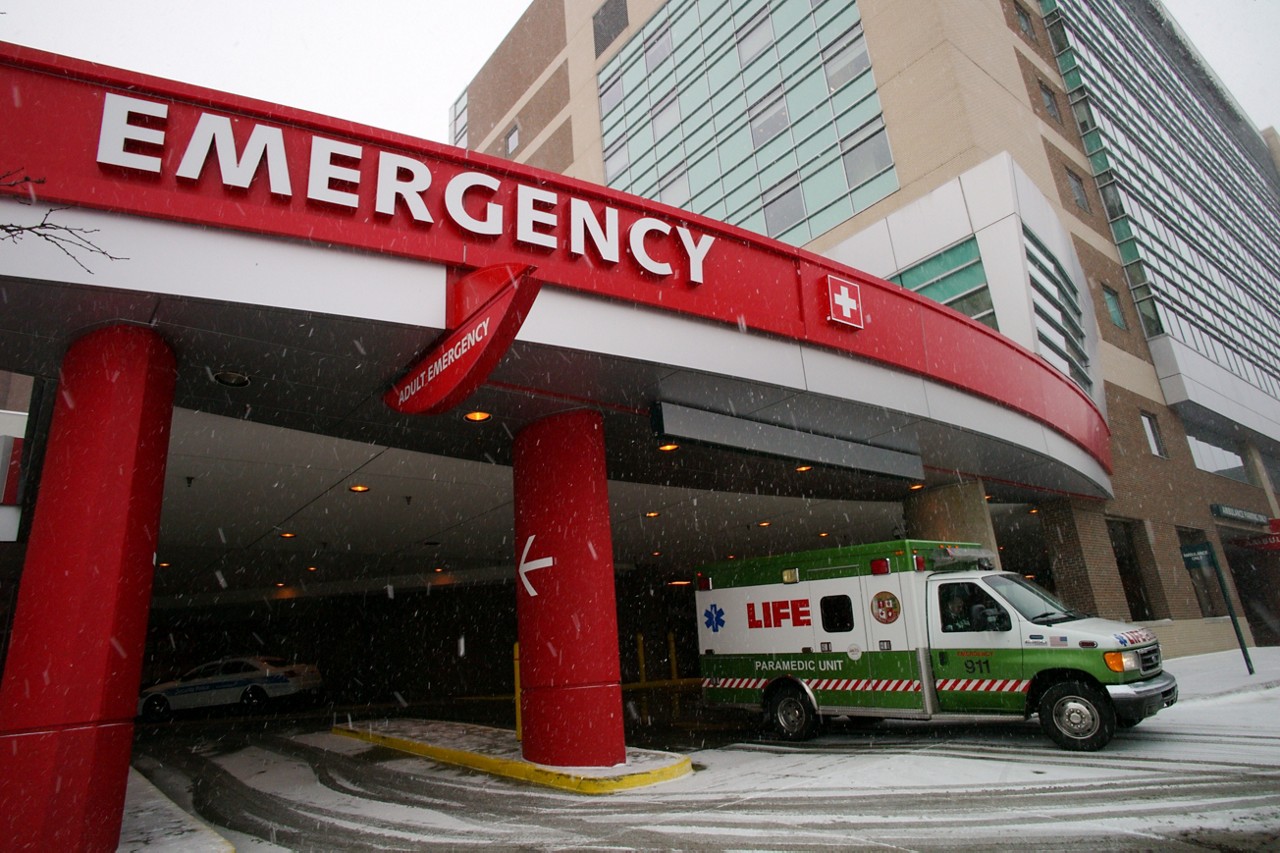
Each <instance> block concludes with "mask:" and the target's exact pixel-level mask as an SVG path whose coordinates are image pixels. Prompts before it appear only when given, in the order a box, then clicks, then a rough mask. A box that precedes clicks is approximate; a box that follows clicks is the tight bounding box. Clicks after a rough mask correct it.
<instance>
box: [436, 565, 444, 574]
mask: <svg viewBox="0 0 1280 853" xmlns="http://www.w3.org/2000/svg"><path fill="white" fill-rule="evenodd" d="M443 571H444V566H436V568H435V572H436V574H440V573H441V572H443Z"/></svg>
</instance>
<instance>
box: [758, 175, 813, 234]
mask: <svg viewBox="0 0 1280 853" xmlns="http://www.w3.org/2000/svg"><path fill="white" fill-rule="evenodd" d="M761 201H763V202H764V224H765V229H766V230H767V232H768V234H769V236H770V237H777V236H779V235H781V234H785V233H786V232H787V231H789V230H791V229H792V228H793V227H795V226H796V224H798V223H799V222H800V221H801V220H803V219H804V217H805V211H804V195H803V194H802V193H801V192H800V176H799V175H791V176H790V177H788V178H787V179H786V180H784V181H782V182H781V183H779V184H777V185H776V186H773V187H771V188H770V189H769V190H768V191H766V192H765V194H764V196H763V197H762V199H761Z"/></svg>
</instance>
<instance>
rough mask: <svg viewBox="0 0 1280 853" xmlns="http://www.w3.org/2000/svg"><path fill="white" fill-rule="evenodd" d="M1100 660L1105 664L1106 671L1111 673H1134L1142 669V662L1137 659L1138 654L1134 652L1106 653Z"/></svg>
mask: <svg viewBox="0 0 1280 853" xmlns="http://www.w3.org/2000/svg"><path fill="white" fill-rule="evenodd" d="M1102 659H1103V660H1105V661H1106V662H1107V669H1109V670H1111V671H1112V672H1134V671H1136V670H1140V669H1142V662H1141V661H1140V660H1139V659H1138V653H1137V652H1134V651H1128V652H1107V653H1106V654H1104V655H1103V656H1102Z"/></svg>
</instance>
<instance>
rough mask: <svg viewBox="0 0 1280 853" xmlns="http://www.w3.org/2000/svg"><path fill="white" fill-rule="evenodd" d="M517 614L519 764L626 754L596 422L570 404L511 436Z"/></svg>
mask: <svg viewBox="0 0 1280 853" xmlns="http://www.w3.org/2000/svg"><path fill="white" fill-rule="evenodd" d="M514 476H515V515H516V519H515V520H516V525H515V532H516V542H515V545H516V567H517V569H516V572H517V577H516V619H517V622H518V626H517V632H518V636H519V639H520V683H521V695H520V713H521V718H522V723H523V725H522V732H523V740H522V742H521V743H522V747H521V748H522V750H523V753H524V757H525V759H527V760H529V761H533V762H536V763H538V764H548V765H551V766H555V767H612V766H614V765H616V764H623V763H625V762H626V760H627V748H626V741H625V739H624V735H623V729H622V688H621V673H620V670H619V666H618V613H617V602H616V600H615V595H614V585H613V533H612V528H611V527H610V524H609V494H608V485H607V482H606V479H605V461H604V421H603V419H602V418H601V417H600V415H599V413H597V412H592V411H586V410H579V411H573V412H566V413H564V414H560V415H553V416H551V417H548V418H544V419H542V420H540V421H538V422H537V423H534V424H532V425H530V426H528V427H526V428H525V429H523V430H522V431H521V432H520V434H519V435H517V436H516V440H515V459H514Z"/></svg>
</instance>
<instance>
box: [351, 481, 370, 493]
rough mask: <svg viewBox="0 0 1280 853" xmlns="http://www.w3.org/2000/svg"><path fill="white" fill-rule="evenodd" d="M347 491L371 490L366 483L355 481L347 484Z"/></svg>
mask: <svg viewBox="0 0 1280 853" xmlns="http://www.w3.org/2000/svg"><path fill="white" fill-rule="evenodd" d="M347 491H348V492H367V491H369V487H368V486H366V485H365V484H364V483H354V484H353V485H350V486H347Z"/></svg>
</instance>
